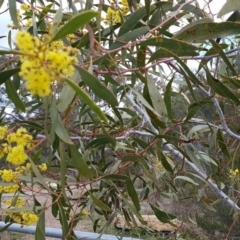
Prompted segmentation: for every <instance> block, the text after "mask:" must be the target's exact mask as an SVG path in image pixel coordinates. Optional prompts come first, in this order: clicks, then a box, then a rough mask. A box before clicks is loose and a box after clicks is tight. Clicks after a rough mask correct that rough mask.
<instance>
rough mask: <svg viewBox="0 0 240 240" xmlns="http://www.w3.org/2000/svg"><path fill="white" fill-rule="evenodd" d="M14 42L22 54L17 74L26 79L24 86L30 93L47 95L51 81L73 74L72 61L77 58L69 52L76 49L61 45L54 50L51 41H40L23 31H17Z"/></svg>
mask: <svg viewBox="0 0 240 240" xmlns="http://www.w3.org/2000/svg"><path fill="white" fill-rule="evenodd" d="M16 44H17V46H18V48H19V50H20V52H21V54H22V55H21V56H20V60H21V62H22V65H21V71H20V73H19V75H20V76H21V77H22V78H23V79H24V80H25V81H26V88H27V89H28V90H29V91H30V92H31V93H32V94H36V95H38V96H41V97H45V96H48V95H50V93H51V84H52V82H54V81H55V80H58V81H60V80H63V79H64V78H65V77H70V76H72V75H73V73H74V67H73V63H75V62H76V61H77V59H76V57H75V56H71V54H74V53H76V51H77V50H76V49H73V48H71V47H66V48H65V47H61V48H59V49H58V50H55V47H54V46H53V43H51V44H48V43H44V42H41V41H40V39H38V38H37V37H34V36H32V35H30V34H29V33H28V32H25V31H19V32H18V33H17V35H16Z"/></svg>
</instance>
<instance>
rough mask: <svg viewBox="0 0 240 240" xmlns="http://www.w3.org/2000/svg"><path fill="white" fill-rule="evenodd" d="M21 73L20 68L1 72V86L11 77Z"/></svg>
mask: <svg viewBox="0 0 240 240" xmlns="http://www.w3.org/2000/svg"><path fill="white" fill-rule="evenodd" d="M19 71H20V68H19V67H18V68H12V69H9V70H5V71H2V72H0V85H1V84H3V83H5V82H6V81H7V80H8V79H9V78H10V77H11V76H13V75H14V74H16V73H18V72H19Z"/></svg>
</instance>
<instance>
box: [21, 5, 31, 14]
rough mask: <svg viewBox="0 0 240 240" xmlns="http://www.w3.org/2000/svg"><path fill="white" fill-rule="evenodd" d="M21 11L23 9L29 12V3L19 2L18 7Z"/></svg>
mask: <svg viewBox="0 0 240 240" xmlns="http://www.w3.org/2000/svg"><path fill="white" fill-rule="evenodd" d="M20 8H21V9H22V10H23V11H25V12H30V11H31V9H32V8H31V6H30V5H29V4H25V3H23V4H21V7H20Z"/></svg>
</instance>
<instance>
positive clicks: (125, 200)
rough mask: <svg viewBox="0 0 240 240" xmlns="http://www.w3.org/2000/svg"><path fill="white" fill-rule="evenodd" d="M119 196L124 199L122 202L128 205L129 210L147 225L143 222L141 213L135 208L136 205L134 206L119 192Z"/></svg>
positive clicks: (143, 222)
mask: <svg viewBox="0 0 240 240" xmlns="http://www.w3.org/2000/svg"><path fill="white" fill-rule="evenodd" d="M119 194H120V196H121V198H122V200H123V201H124V203H125V204H126V206H127V207H128V208H129V210H130V211H131V212H132V213H133V214H135V215H136V217H137V218H138V219H139V221H140V222H141V223H142V224H146V222H145V221H144V220H143V218H142V216H141V214H140V213H139V211H138V210H137V209H136V208H135V205H132V204H131V203H130V202H129V201H128V199H127V198H126V197H125V196H124V195H123V194H122V193H121V192H120V191H119Z"/></svg>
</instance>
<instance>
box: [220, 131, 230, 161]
mask: <svg viewBox="0 0 240 240" xmlns="http://www.w3.org/2000/svg"><path fill="white" fill-rule="evenodd" d="M217 142H218V146H219V147H220V149H221V150H222V153H223V154H224V155H225V156H226V158H227V159H228V160H231V156H230V154H229V152H228V147H227V146H226V144H225V142H224V139H223V136H222V133H221V130H220V129H218V131H217Z"/></svg>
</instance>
